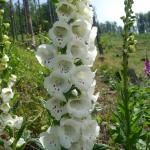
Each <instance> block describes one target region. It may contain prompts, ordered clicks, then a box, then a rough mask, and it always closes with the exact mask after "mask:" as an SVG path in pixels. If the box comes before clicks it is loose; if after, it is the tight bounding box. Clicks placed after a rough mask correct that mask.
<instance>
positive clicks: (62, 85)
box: [44, 71, 72, 101]
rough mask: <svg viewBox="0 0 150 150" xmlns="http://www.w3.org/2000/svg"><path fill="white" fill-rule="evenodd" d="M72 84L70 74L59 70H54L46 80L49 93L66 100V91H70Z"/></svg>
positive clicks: (45, 84)
mask: <svg viewBox="0 0 150 150" xmlns="http://www.w3.org/2000/svg"><path fill="white" fill-rule="evenodd" d="M71 86H72V84H71V83H70V82H69V79H68V76H66V75H64V74H62V73H60V72H59V71H54V72H52V73H51V75H50V76H49V77H47V78H45V81H44V87H45V89H47V91H48V93H49V94H51V95H52V96H54V97H56V98H58V99H60V100H63V101H64V100H65V97H64V93H66V92H68V91H69V90H70V88H71Z"/></svg>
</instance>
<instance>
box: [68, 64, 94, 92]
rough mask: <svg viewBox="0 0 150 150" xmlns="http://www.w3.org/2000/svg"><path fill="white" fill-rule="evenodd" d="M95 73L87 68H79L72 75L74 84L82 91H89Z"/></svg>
mask: <svg viewBox="0 0 150 150" xmlns="http://www.w3.org/2000/svg"><path fill="white" fill-rule="evenodd" d="M94 76H95V73H94V72H92V71H91V70H90V68H89V67H87V66H79V67H76V69H74V71H73V73H72V78H71V79H72V82H73V84H74V85H75V86H76V87H77V88H79V89H80V90H88V89H89V88H90V87H91V85H92V83H93V81H94Z"/></svg>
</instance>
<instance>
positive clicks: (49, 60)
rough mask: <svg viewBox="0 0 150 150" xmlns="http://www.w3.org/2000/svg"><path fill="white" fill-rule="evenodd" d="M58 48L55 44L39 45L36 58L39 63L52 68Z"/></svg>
mask: <svg viewBox="0 0 150 150" xmlns="http://www.w3.org/2000/svg"><path fill="white" fill-rule="evenodd" d="M56 53H57V48H56V47H55V46H54V45H47V44H42V45H40V46H39V47H38V49H37V52H36V58H37V60H38V61H39V63H40V64H41V65H43V66H45V67H48V68H50V69H52V68H53V67H52V64H53V60H54V58H55V57H56Z"/></svg>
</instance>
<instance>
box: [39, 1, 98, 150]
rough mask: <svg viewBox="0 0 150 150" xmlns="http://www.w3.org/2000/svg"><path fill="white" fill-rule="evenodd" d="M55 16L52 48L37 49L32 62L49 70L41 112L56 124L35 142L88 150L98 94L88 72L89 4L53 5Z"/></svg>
mask: <svg viewBox="0 0 150 150" xmlns="http://www.w3.org/2000/svg"><path fill="white" fill-rule="evenodd" d="M56 12H57V15H58V21H56V22H55V23H54V25H53V27H52V28H51V29H50V30H49V33H48V35H49V38H50V39H51V40H52V44H49V45H48V44H43V45H40V46H39V47H38V49H37V52H36V57H37V60H38V61H39V63H40V64H41V65H43V66H45V67H47V68H48V69H50V70H51V74H50V75H49V76H48V77H46V78H45V81H44V87H45V89H46V90H47V92H48V93H49V94H50V96H51V98H50V99H49V100H47V101H46V104H45V107H46V108H47V109H48V111H49V112H50V113H51V116H52V117H53V118H54V120H56V121H55V122H57V123H56V124H53V125H52V126H51V127H49V129H48V130H47V132H44V133H41V134H40V139H39V140H40V142H41V144H42V145H43V147H44V148H45V149H47V150H61V148H65V149H68V150H92V149H93V146H94V144H95V141H96V137H97V136H98V134H99V126H98V124H97V122H96V121H95V120H93V119H92V117H91V113H92V110H93V108H94V105H95V103H96V101H97V99H98V93H97V94H96V95H94V88H95V85H96V81H95V80H94V77H95V72H92V71H91V69H90V67H92V65H93V63H94V60H95V58H96V55H97V50H96V46H95V42H94V41H95V37H96V33H97V28H96V27H92V22H93V21H92V19H93V11H92V8H91V7H90V0H59V2H58V3H57V6H56Z"/></svg>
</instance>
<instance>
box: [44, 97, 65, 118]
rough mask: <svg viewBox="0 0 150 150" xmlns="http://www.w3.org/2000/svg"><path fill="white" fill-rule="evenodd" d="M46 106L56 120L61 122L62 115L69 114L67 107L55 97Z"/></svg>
mask: <svg viewBox="0 0 150 150" xmlns="http://www.w3.org/2000/svg"><path fill="white" fill-rule="evenodd" d="M45 106H46V108H47V109H48V110H49V111H50V113H51V115H52V116H53V117H54V118H55V119H56V120H60V119H61V117H62V115H64V114H66V113H67V111H66V107H65V106H64V105H63V104H62V101H61V100H59V99H57V98H55V97H53V98H51V99H49V100H48V101H47V102H46V104H45Z"/></svg>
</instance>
